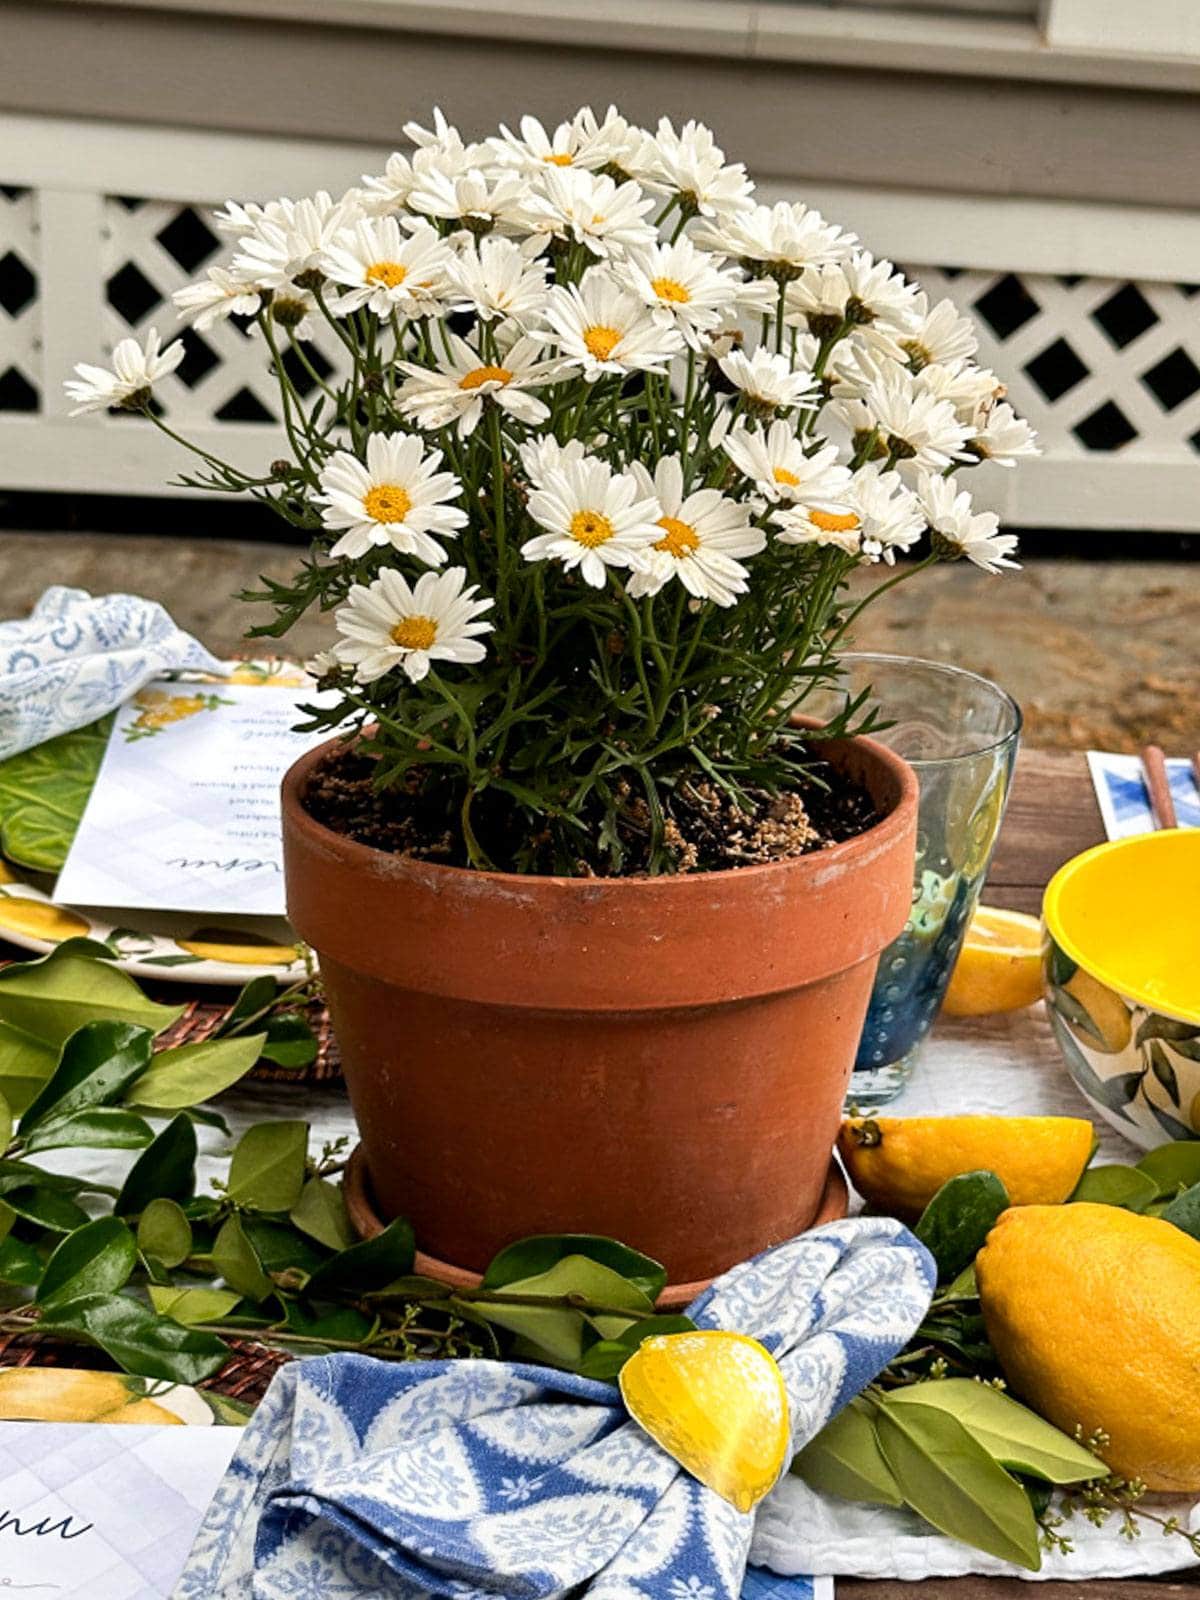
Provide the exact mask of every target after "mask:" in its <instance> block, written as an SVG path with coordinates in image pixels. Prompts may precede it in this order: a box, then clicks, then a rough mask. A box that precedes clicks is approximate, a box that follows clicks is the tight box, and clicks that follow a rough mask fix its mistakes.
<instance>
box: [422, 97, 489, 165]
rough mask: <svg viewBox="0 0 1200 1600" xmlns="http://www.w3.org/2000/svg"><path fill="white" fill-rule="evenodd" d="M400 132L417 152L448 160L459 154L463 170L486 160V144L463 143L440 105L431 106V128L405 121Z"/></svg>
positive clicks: (482, 163)
mask: <svg viewBox="0 0 1200 1600" xmlns="http://www.w3.org/2000/svg"><path fill="white" fill-rule="evenodd" d="M402 132H403V134H404V137H405V138H406V139H407V140H408V141H409V143H410V144H415V145H416V147H417V150H418V152H420V151H428V152H429V153H430V154H431V155H434V156H437V157H439V158H441V159H450V160H453V159H454V158H455V157H456V156H458V155H460V154H461V156H462V167H461V170H462V171H463V172H466V171H467V170H468V169H469V168H471V167H481V166H483V165H484V163H485V162H486V160H487V153H488V147H487V145H485V144H465V143H464V142H463V136H462V134H461V133H459V131H458V129H457V128H456V127H455V126H454V124H453V123H452V122H447V121H446V118H445V116H444V115H443V113H442V108H441V107H440V106H434V108H433V127H432V128H424V127H422V126H421V124H420V123H419V122H406V123H405V124H404V126H403V129H402Z"/></svg>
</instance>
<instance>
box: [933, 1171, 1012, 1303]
mask: <svg viewBox="0 0 1200 1600" xmlns="http://www.w3.org/2000/svg"><path fill="white" fill-rule="evenodd" d="M1007 1207H1008V1193H1007V1191H1006V1190H1005V1187H1004V1185H1003V1184H1002V1183H1001V1181H1000V1179H999V1178H998V1177H997V1176H996V1174H995V1173H994V1172H964V1173H961V1174H960V1175H959V1176H958V1177H956V1178H949V1179H947V1181H946V1182H945V1183H944V1184H943V1185H942V1186H941V1188H940V1189H939V1190H938V1192H937V1193H936V1194H935V1195H934V1197H933V1199H932V1200H931V1201H930V1202H929V1204H928V1205H927V1206H926V1207H925V1210H924V1211H923V1212H922V1214H921V1218H920V1221H919V1222H918V1223H917V1225H916V1227H915V1228H914V1229H913V1232H914V1233H915V1234H916V1236H917V1238H918V1239H920V1241H921V1243H922V1244H923V1245H925V1247H926V1248H927V1249H928V1251H929V1253H930V1254H931V1255H932V1256H933V1259H934V1260H935V1261H936V1262H937V1268H938V1282H939V1283H947V1282H949V1281H950V1280H951V1279H952V1278H956V1277H957V1276H958V1275H959V1273H960V1272H962V1271H963V1270H964V1268H966V1267H968V1266H969V1265H970V1264H971V1262H972V1261H974V1259H975V1256H976V1253H977V1251H979V1250H980V1249H982V1247H983V1241H984V1240H985V1239H986V1238H987V1236H988V1234H989V1233H990V1232H991V1230H992V1227H993V1226H994V1224H995V1221H996V1218H997V1217H998V1216H999V1215H1000V1213H1001V1212H1002V1211H1004V1210H1006V1209H1007Z"/></svg>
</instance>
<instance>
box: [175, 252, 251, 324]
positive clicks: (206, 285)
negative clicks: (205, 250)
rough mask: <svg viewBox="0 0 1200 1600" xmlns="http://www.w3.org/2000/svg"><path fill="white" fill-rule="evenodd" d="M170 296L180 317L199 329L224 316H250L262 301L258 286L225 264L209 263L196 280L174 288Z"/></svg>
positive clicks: (182, 320)
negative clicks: (213, 265)
mask: <svg viewBox="0 0 1200 1600" xmlns="http://www.w3.org/2000/svg"><path fill="white" fill-rule="evenodd" d="M171 299H172V300H173V301H174V302H175V309H176V311H178V313H179V318H180V321H181V322H186V323H189V324H190V325H191V326H192V327H193V328H195V329H196V330H197V331H198V332H200V333H205V332H207V330H208V329H209V328H211V327H212V326H213V324H214V323H216V322H220V321H222V320H223V319H224V318H225V317H252V316H253V315H254V314H255V312H256V311H257V310H258V308H259V306H261V305H262V296H261V294H260V293H259V291H258V289H257V287H256V286H255V285H254V284H253V283H247V282H246V280H245V279H244V278H238V277H235V276H234V274H233V273H232V272H230V271H229V269H228V268H227V267H209V269H208V271H207V273H206V274H205V275H204V277H203V278H201V279H200V280H199V282H197V283H189V284H185V285H184V287H183V288H182V289H176V291H175V293H174V294H173V295H172V296H171Z"/></svg>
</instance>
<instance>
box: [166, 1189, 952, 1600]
mask: <svg viewBox="0 0 1200 1600" xmlns="http://www.w3.org/2000/svg"><path fill="white" fill-rule="evenodd" d="M933 1285H934V1269H933V1263H932V1261H931V1259H930V1257H929V1255H928V1252H927V1251H926V1250H925V1249H924V1247H923V1246H922V1245H920V1244H919V1243H918V1242H917V1241H916V1240H915V1239H914V1238H913V1236H912V1235H911V1234H910V1233H908V1232H907V1230H906V1229H905V1228H903V1227H902V1226H901V1224H899V1223H898V1222H893V1221H891V1220H889V1219H887V1218H869V1219H868V1218H857V1219H854V1220H848V1221H844V1222H837V1223H829V1224H827V1225H826V1226H824V1227H821V1228H816V1229H814V1230H813V1231H812V1232H811V1233H807V1234H804V1235H802V1236H801V1237H800V1238H798V1239H793V1240H792V1241H790V1243H788V1244H784V1245H780V1246H778V1247H777V1248H776V1249H773V1250H768V1251H766V1252H765V1253H764V1254H762V1255H760V1256H757V1257H755V1258H754V1260H752V1261H747V1262H744V1263H743V1264H742V1265H741V1266H738V1267H735V1268H733V1270H732V1271H730V1272H727V1273H726V1274H725V1275H724V1277H722V1278H720V1279H718V1280H717V1282H716V1283H715V1284H714V1285H713V1286H712V1288H710V1289H708V1290H707V1291H706V1292H705V1293H704V1294H702V1295H701V1296H700V1297H699V1299H697V1300H695V1301H694V1302H693V1303H692V1305H691V1306H690V1307H689V1312H688V1314H689V1315H690V1316H691V1317H692V1318H693V1320H694V1321H695V1322H696V1323H697V1324H698V1325H699V1326H700V1327H704V1328H725V1329H728V1330H730V1331H731V1332H738V1333H745V1334H750V1335H752V1336H753V1337H754V1338H756V1339H759V1340H761V1342H762V1343H763V1344H764V1345H765V1346H766V1347H767V1349H768V1350H770V1351H771V1353H772V1354H773V1355H774V1356H775V1358H776V1360H777V1361H778V1362H779V1366H780V1369H781V1371H782V1373H783V1377H784V1382H785V1383H786V1386H787V1392H788V1399H789V1402H790V1407H791V1425H792V1432H793V1446H794V1448H799V1447H800V1446H801V1445H803V1444H804V1443H806V1442H807V1441H808V1440H809V1439H811V1438H812V1436H813V1435H814V1434H815V1433H816V1432H817V1431H818V1430H819V1429H820V1428H821V1427H822V1426H823V1425H824V1424H825V1423H826V1422H827V1421H828V1420H829V1419H830V1417H832V1416H833V1415H834V1414H835V1413H836V1412H837V1411H838V1410H840V1409H841V1407H842V1406H844V1405H845V1404H846V1402H847V1401H848V1400H849V1399H850V1398H851V1397H852V1396H853V1395H855V1394H857V1393H858V1392H859V1391H860V1390H861V1389H862V1388H863V1387H864V1386H865V1385H866V1384H868V1383H869V1382H870V1381H871V1379H872V1378H874V1377H875V1376H876V1374H877V1373H878V1372H879V1370H880V1369H881V1368H882V1367H883V1366H884V1365H885V1363H886V1362H887V1361H888V1360H890V1358H891V1357H892V1356H893V1355H894V1354H895V1353H896V1352H897V1351H898V1350H899V1349H900V1348H901V1347H902V1346H903V1345H904V1344H905V1343H906V1342H907V1340H908V1339H909V1338H910V1337H911V1336H912V1334H913V1332H914V1331H915V1330H916V1328H917V1326H918V1324H919V1323H920V1321H921V1318H922V1316H923V1315H924V1313H925V1310H926V1307H927V1306H928V1304H929V1299H930V1296H931V1294H932V1292H933ZM753 1531H754V1513H752V1512H751V1513H749V1514H744V1513H742V1512H739V1511H736V1510H735V1509H734V1508H733V1507H732V1506H731V1505H729V1504H727V1503H726V1502H725V1501H724V1500H722V1499H720V1498H719V1497H718V1496H717V1495H715V1494H713V1493H712V1492H711V1491H710V1490H708V1489H706V1488H704V1487H703V1486H702V1485H701V1484H700V1483H698V1482H697V1481H696V1479H694V1478H692V1477H691V1476H690V1475H689V1474H687V1473H686V1472H684V1471H683V1470H682V1468H680V1467H679V1466H678V1465H677V1464H676V1463H675V1461H674V1460H673V1459H672V1458H671V1457H670V1456H669V1455H667V1453H666V1452H665V1451H664V1450H663V1449H661V1448H660V1446H659V1445H657V1444H656V1443H655V1442H654V1441H653V1440H652V1439H651V1438H650V1437H649V1435H647V1434H646V1433H644V1432H643V1431H642V1429H641V1428H640V1427H639V1426H638V1424H637V1423H636V1422H633V1421H632V1420H631V1419H630V1417H629V1415H628V1413H627V1412H626V1411H625V1409H624V1406H623V1405H622V1403H621V1399H620V1395H619V1393H618V1391H617V1390H616V1388H615V1387H614V1386H612V1385H610V1384H606V1383H597V1382H595V1381H592V1380H589V1379H585V1378H577V1377H573V1376H569V1375H567V1374H562V1373H556V1372H552V1371H550V1370H548V1369H547V1368H544V1367H537V1366H527V1365H520V1364H514V1363H507V1362H497V1361H451V1362H447V1361H429V1362H419V1363H414V1364H411V1365H408V1366H397V1365H389V1364H388V1363H386V1362H382V1361H376V1360H373V1359H371V1358H369V1357H364V1356H353V1355H338V1356H326V1357H321V1358H318V1359H312V1360H308V1361H303V1362H295V1363H293V1364H292V1365H290V1366H288V1367H285V1368H284V1369H283V1370H282V1371H281V1372H280V1373H279V1374H278V1376H277V1377H276V1378H275V1380H274V1382H273V1383H272V1385H271V1387H270V1389H269V1390H268V1392H267V1396H266V1398H265V1400H264V1401H263V1403H262V1405H261V1406H260V1407H259V1409H258V1411H257V1413H256V1414H255V1416H254V1419H253V1421H252V1422H251V1423H250V1425H249V1427H248V1428H247V1429H246V1433H245V1435H244V1438H243V1441H242V1444H241V1446H240V1448H239V1450H238V1453H237V1455H236V1456H235V1457H234V1459H233V1463H232V1465H231V1466H230V1469H229V1473H228V1476H227V1477H226V1478H225V1481H224V1482H223V1483H222V1485H221V1487H220V1489H219V1490H218V1491H217V1494H216V1496H215V1498H214V1500H213V1502H212V1505H211V1507H210V1508H209V1511H208V1514H207V1516H206V1518H205V1521H204V1523H203V1525H202V1527H201V1530H200V1533H199V1535H198V1537H197V1540H196V1544H195V1546H194V1547H193V1549H192V1553H191V1556H190V1557H189V1559H188V1564H187V1566H186V1568H185V1570H184V1573H183V1576H182V1578H181V1579H180V1582H179V1585H178V1587H177V1588H176V1590H175V1597H174V1600H334V1597H336V1600H391V1597H396V1600H419V1597H422V1596H425V1595H441V1596H447V1597H458V1600H497V1597H498V1596H504V1597H506V1600H551V1597H555V1596H559V1595H561V1594H562V1593H563V1592H564V1591H566V1590H569V1589H573V1588H574V1587H576V1586H577V1585H587V1586H588V1596H589V1600H737V1597H738V1596H739V1595H740V1594H741V1592H742V1585H743V1580H744V1578H745V1576H746V1565H747V1559H748V1555H749V1551H750V1540H751V1535H752V1534H753Z"/></svg>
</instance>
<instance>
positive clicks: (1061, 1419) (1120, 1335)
mask: <svg viewBox="0 0 1200 1600" xmlns="http://www.w3.org/2000/svg"><path fill="white" fill-rule="evenodd" d="M975 1271H976V1275H977V1277H978V1280H979V1293H980V1298H981V1300H982V1303H983V1315H984V1319H985V1321H986V1323H987V1331H988V1337H989V1338H990V1339H991V1342H992V1345H993V1347H994V1348H995V1351H996V1354H997V1356H998V1357H999V1358H1000V1364H1001V1366H1002V1367H1003V1368H1004V1372H1005V1376H1006V1377H1007V1379H1008V1381H1009V1383H1010V1384H1011V1386H1012V1388H1013V1390H1014V1391H1015V1393H1017V1394H1019V1395H1020V1396H1021V1397H1022V1398H1023V1399H1025V1400H1027V1401H1028V1402H1029V1403H1030V1404H1031V1405H1032V1406H1033V1407H1034V1408H1035V1410H1037V1411H1040V1412H1041V1414H1042V1415H1043V1416H1045V1417H1047V1418H1048V1419H1049V1420H1050V1421H1051V1422H1053V1423H1055V1424H1056V1425H1057V1426H1058V1427H1060V1428H1062V1429H1063V1430H1064V1431H1065V1432H1067V1433H1073V1432H1074V1430H1075V1429H1076V1427H1079V1428H1081V1429H1082V1430H1083V1434H1084V1437H1087V1436H1088V1435H1090V1434H1091V1433H1092V1432H1093V1431H1094V1430H1095V1429H1103V1431H1104V1432H1105V1433H1106V1434H1107V1435H1108V1440H1109V1442H1108V1443H1107V1444H1104V1445H1101V1446H1099V1448H1098V1449H1097V1454H1098V1455H1100V1456H1101V1457H1102V1458H1103V1459H1104V1460H1105V1461H1106V1462H1107V1463H1108V1465H1109V1466H1110V1467H1111V1468H1112V1470H1113V1471H1114V1472H1116V1473H1118V1474H1119V1475H1120V1476H1121V1477H1123V1478H1141V1479H1142V1481H1143V1482H1144V1483H1145V1484H1146V1486H1147V1487H1148V1488H1150V1489H1167V1490H1173V1491H1175V1492H1180V1491H1184V1492H1187V1493H1192V1494H1194V1493H1195V1492H1196V1491H1197V1490H1200V1383H1198V1382H1197V1377H1198V1376H1200V1241H1197V1240H1195V1239H1193V1238H1191V1237H1190V1236H1189V1235H1188V1234H1186V1233H1184V1232H1183V1231H1182V1229H1180V1228H1176V1227H1174V1226H1173V1225H1172V1224H1171V1223H1169V1222H1163V1221H1161V1220H1159V1219H1158V1218H1157V1217H1143V1216H1138V1215H1136V1214H1135V1213H1134V1212H1132V1211H1122V1210H1120V1209H1119V1208H1118V1207H1116V1206H1100V1205H1091V1204H1087V1203H1080V1204H1079V1205H1073V1206H1028V1207H1026V1208H1025V1209H1024V1210H1022V1211H1006V1212H1005V1213H1004V1215H1003V1216H1002V1217H1001V1218H1000V1220H999V1221H998V1222H997V1224H996V1226H995V1227H994V1228H993V1229H992V1231H991V1233H990V1234H989V1235H988V1239H987V1243H986V1244H985V1245H984V1247H983V1249H982V1250H981V1251H980V1252H979V1255H978V1256H977V1257H976V1260H975Z"/></svg>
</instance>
